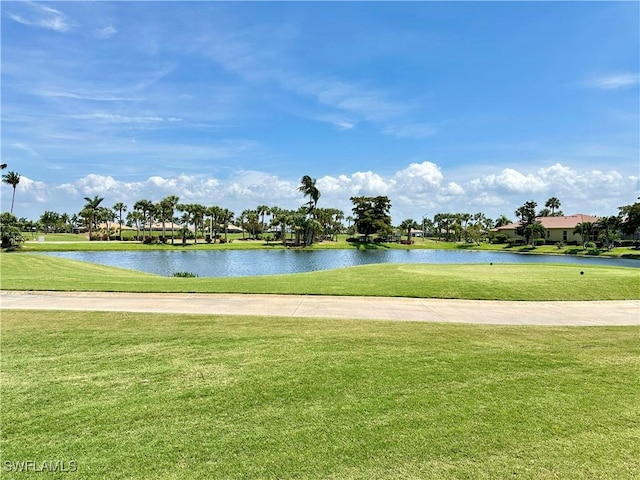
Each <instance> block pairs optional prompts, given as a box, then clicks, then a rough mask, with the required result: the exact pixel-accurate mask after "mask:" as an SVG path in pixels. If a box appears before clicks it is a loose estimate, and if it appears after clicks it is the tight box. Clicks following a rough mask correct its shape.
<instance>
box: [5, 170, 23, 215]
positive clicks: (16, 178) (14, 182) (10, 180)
mask: <svg viewBox="0 0 640 480" xmlns="http://www.w3.org/2000/svg"><path fill="white" fill-rule="evenodd" d="M5 166H6V164H5ZM2 181H3V182H4V183H6V184H8V185H11V186H12V187H13V194H12V195H11V211H10V212H9V213H13V201H14V200H15V198H16V187H17V186H18V184H19V183H20V174H18V173H16V172H7V173H5V174H4V175H2Z"/></svg>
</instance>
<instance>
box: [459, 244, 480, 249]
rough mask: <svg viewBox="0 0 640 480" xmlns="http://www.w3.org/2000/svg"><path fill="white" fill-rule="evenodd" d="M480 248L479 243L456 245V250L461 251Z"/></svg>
mask: <svg viewBox="0 0 640 480" xmlns="http://www.w3.org/2000/svg"><path fill="white" fill-rule="evenodd" d="M478 247H479V245H478V244H477V243H460V244H458V245H456V248H457V249H459V250H470V249H474V248H478Z"/></svg>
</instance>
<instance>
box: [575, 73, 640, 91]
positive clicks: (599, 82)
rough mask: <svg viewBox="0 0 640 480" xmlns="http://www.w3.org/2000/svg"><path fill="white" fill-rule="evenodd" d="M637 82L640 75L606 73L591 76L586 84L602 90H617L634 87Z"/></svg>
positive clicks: (638, 82)
mask: <svg viewBox="0 0 640 480" xmlns="http://www.w3.org/2000/svg"><path fill="white" fill-rule="evenodd" d="M638 84H640V75H637V74H631V73H621V74H616V75H606V76H602V77H597V78H593V79H591V80H590V81H588V82H587V85H588V86H590V87H595V88H600V89H602V90H617V89H619V88H629V87H634V86H636V85H638Z"/></svg>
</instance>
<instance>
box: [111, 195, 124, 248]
mask: <svg viewBox="0 0 640 480" xmlns="http://www.w3.org/2000/svg"><path fill="white" fill-rule="evenodd" d="M111 208H112V209H113V211H114V212H118V225H119V226H120V228H119V234H118V236H119V237H120V241H122V212H126V211H127V206H126V205H125V204H124V203H122V202H118V203H116V204H115V205H114V206H113V207H111Z"/></svg>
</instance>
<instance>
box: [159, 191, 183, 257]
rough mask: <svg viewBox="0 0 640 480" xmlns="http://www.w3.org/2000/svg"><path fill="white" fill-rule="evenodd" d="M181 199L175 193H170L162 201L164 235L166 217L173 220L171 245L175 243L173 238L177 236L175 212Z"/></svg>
mask: <svg viewBox="0 0 640 480" xmlns="http://www.w3.org/2000/svg"><path fill="white" fill-rule="evenodd" d="M179 201H180V199H179V198H178V197H177V196H175V195H169V196H168V197H165V198H163V199H162V200H161V201H160V203H161V204H162V213H163V220H162V222H163V223H162V235H163V236H164V221H165V219H166V220H169V221H171V245H173V239H174V237H175V236H176V226H175V222H174V221H173V216H174V214H175V211H176V207H177V206H178V202H179Z"/></svg>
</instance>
